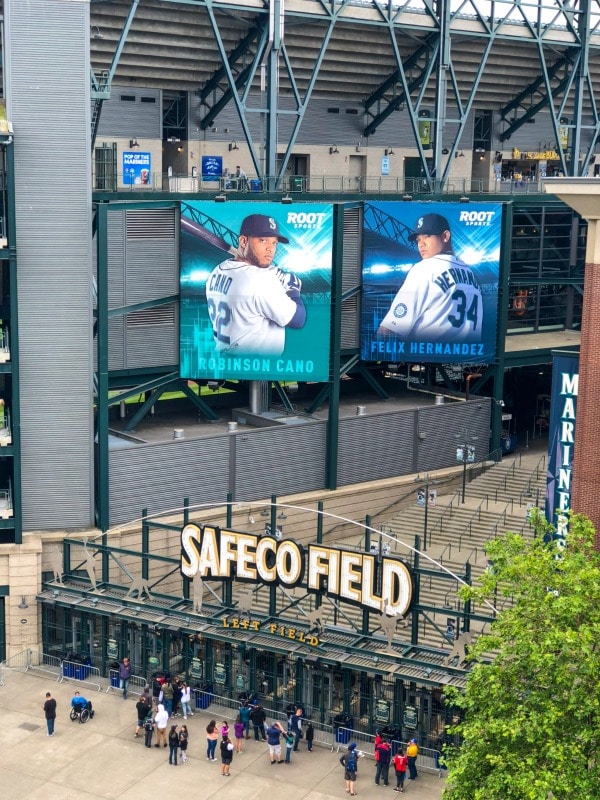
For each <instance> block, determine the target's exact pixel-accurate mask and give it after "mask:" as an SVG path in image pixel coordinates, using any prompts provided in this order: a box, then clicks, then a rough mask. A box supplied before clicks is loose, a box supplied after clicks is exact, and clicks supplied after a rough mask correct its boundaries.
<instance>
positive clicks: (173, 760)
mask: <svg viewBox="0 0 600 800" xmlns="http://www.w3.org/2000/svg"><path fill="white" fill-rule="evenodd" d="M178 748H179V734H178V733H177V725H171V730H170V731H169V764H174V765H175V766H177V750H178Z"/></svg>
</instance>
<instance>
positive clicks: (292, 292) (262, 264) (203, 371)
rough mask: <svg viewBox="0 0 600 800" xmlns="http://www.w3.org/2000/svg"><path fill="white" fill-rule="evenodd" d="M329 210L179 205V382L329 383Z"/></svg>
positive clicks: (319, 206)
mask: <svg viewBox="0 0 600 800" xmlns="http://www.w3.org/2000/svg"><path fill="white" fill-rule="evenodd" d="M332 245H333V206H331V205H327V204H323V203H319V204H317V203H294V204H293V205H289V206H288V205H282V204H281V203H260V202H258V203H257V202H254V203H252V202H240V203H237V202H226V203H215V202H214V201H191V202H182V203H181V246H180V253H181V272H180V293H181V301H180V316H181V323H180V374H181V377H183V378H193V379H195V378H212V379H219V378H229V379H248V380H250V379H251V380H282V381H285V380H290V381H291V380H295V381H327V380H329V342H330V324H331V323H330V320H331V265H332Z"/></svg>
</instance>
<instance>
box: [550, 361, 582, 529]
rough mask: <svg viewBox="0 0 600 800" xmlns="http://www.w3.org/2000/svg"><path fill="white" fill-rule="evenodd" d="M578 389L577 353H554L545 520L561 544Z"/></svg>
mask: <svg viewBox="0 0 600 800" xmlns="http://www.w3.org/2000/svg"><path fill="white" fill-rule="evenodd" d="M578 388H579V355H577V354H576V353H557V354H556V355H555V356H554V359H553V364H552V390H551V395H550V427H549V435H548V475H547V481H546V519H547V520H548V522H550V523H551V524H552V525H554V527H555V533H554V536H553V538H554V539H558V540H559V541H560V542H561V543H563V542H564V539H565V536H566V535H567V531H568V527H569V517H568V512H569V511H570V510H571V477H572V474H573V451H574V447H575V418H576V416H577V392H578Z"/></svg>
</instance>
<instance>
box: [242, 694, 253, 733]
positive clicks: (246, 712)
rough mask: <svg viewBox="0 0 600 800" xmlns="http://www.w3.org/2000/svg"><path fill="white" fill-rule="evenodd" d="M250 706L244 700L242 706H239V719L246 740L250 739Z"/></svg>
mask: <svg viewBox="0 0 600 800" xmlns="http://www.w3.org/2000/svg"><path fill="white" fill-rule="evenodd" d="M250 710H251V709H250V706H249V705H248V701H247V700H245V701H244V703H243V705H241V706H240V719H241V720H242V722H243V723H244V730H245V733H246V739H249V738H250Z"/></svg>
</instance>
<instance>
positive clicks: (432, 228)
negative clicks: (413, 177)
mask: <svg viewBox="0 0 600 800" xmlns="http://www.w3.org/2000/svg"><path fill="white" fill-rule="evenodd" d="M451 236H452V235H451V233H450V225H449V223H448V220H447V219H446V218H445V217H442V216H441V214H425V215H424V216H422V217H420V218H419V219H418V220H417V224H416V227H415V230H414V231H413V233H411V234H409V236H408V238H409V240H410V241H411V242H416V243H417V248H418V250H419V255H420V256H421V258H422V259H423V260H422V261H419V262H418V263H416V264H414V265H413V266H412V267H411V269H410V271H409V273H408V275H407V277H406V280H405V281H404V283H403V284H402V286H401V288H400V289H399V290H398V292H397V294H396V296H395V297H394V300H393V302H392V305H391V306H390V309H389V311H388V312H387V314H386V315H385V317H384V318H383V319H382V321H381V324H380V326H379V331H378V334H379V335H385V334H389V333H393V334H396V336H401V337H402V338H403V339H408V340H410V341H425V342H440V341H442V342H456V341H458V342H476V341H480V340H481V328H482V321H483V300H482V298H481V288H480V287H479V283H478V281H477V278H476V277H475V275H474V273H473V270H472V269H471V268H470V267H468V266H467V265H466V264H465V263H464V262H463V261H461V260H460V258H458V257H457V256H456V255H454V251H453V249H452V243H451Z"/></svg>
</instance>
